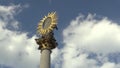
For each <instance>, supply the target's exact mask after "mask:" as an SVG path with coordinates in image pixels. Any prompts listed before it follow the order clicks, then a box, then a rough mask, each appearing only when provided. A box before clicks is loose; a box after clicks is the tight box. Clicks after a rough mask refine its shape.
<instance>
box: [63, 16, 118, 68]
mask: <svg viewBox="0 0 120 68" xmlns="http://www.w3.org/2000/svg"><path fill="white" fill-rule="evenodd" d="M63 42H64V44H65V45H64V48H63V51H62V53H63V65H62V68H120V61H119V59H115V58H119V56H120V55H119V53H120V25H118V24H117V23H116V22H114V21H111V20H109V19H107V18H106V17H103V18H101V19H96V15H91V14H89V15H88V16H87V17H86V18H85V17H84V16H83V15H79V16H78V17H76V19H74V20H72V21H71V22H70V25H69V26H68V27H67V28H66V29H64V31H63Z"/></svg>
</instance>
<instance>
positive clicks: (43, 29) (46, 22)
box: [37, 12, 57, 35]
mask: <svg viewBox="0 0 120 68" xmlns="http://www.w3.org/2000/svg"><path fill="white" fill-rule="evenodd" d="M56 25H57V15H56V12H51V13H48V15H47V16H45V17H44V18H43V19H42V20H40V22H39V23H38V27H37V32H38V33H39V34H42V35H44V34H47V33H50V32H51V31H53V29H54V28H55V27H56Z"/></svg>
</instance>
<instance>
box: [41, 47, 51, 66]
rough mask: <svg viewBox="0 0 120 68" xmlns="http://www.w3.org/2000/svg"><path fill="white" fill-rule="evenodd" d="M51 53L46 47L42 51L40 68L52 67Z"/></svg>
mask: <svg viewBox="0 0 120 68" xmlns="http://www.w3.org/2000/svg"><path fill="white" fill-rule="evenodd" d="M50 53H51V51H50V50H48V49H44V50H42V52H41V58H40V68H50Z"/></svg>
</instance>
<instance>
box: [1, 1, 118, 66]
mask: <svg viewBox="0 0 120 68" xmlns="http://www.w3.org/2000/svg"><path fill="white" fill-rule="evenodd" d="M119 3H120V1H119V0H109V1H108V0H99V1H98V0H0V34H1V37H0V55H1V56H0V68H28V67H29V68H38V67H39V57H40V55H39V51H38V50H37V48H38V46H37V44H36V43H35V41H34V39H35V38H36V37H37V36H36V28H37V24H38V22H39V21H40V20H41V19H42V18H43V17H44V16H45V15H47V14H48V13H49V12H52V11H56V12H57V15H58V31H56V30H55V37H56V39H57V41H58V43H59V46H58V48H56V49H54V50H53V53H52V55H51V58H52V60H51V64H52V65H51V66H52V68H88V67H89V68H120V58H119V56H120V42H119V41H120V39H119V38H120V25H119V24H120V14H119V12H120V8H119V6H120V4H119ZM8 52H9V53H8ZM8 56H9V57H8Z"/></svg>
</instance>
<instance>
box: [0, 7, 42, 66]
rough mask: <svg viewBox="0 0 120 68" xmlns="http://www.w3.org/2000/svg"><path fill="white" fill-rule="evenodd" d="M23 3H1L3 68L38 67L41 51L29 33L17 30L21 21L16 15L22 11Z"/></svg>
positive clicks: (1, 59)
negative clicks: (9, 4) (5, 4)
mask: <svg viewBox="0 0 120 68" xmlns="http://www.w3.org/2000/svg"><path fill="white" fill-rule="evenodd" d="M21 9H22V7H21V5H11V6H3V5H0V67H2V68H6V67H8V68H37V67H39V57H40V55H39V51H38V50H37V45H36V43H35V41H34V39H35V37H36V36H33V37H31V38H29V37H28V36H27V33H23V32H21V31H17V29H19V21H17V20H16V19H15V18H14V16H15V15H16V14H17V12H19V11H21Z"/></svg>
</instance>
